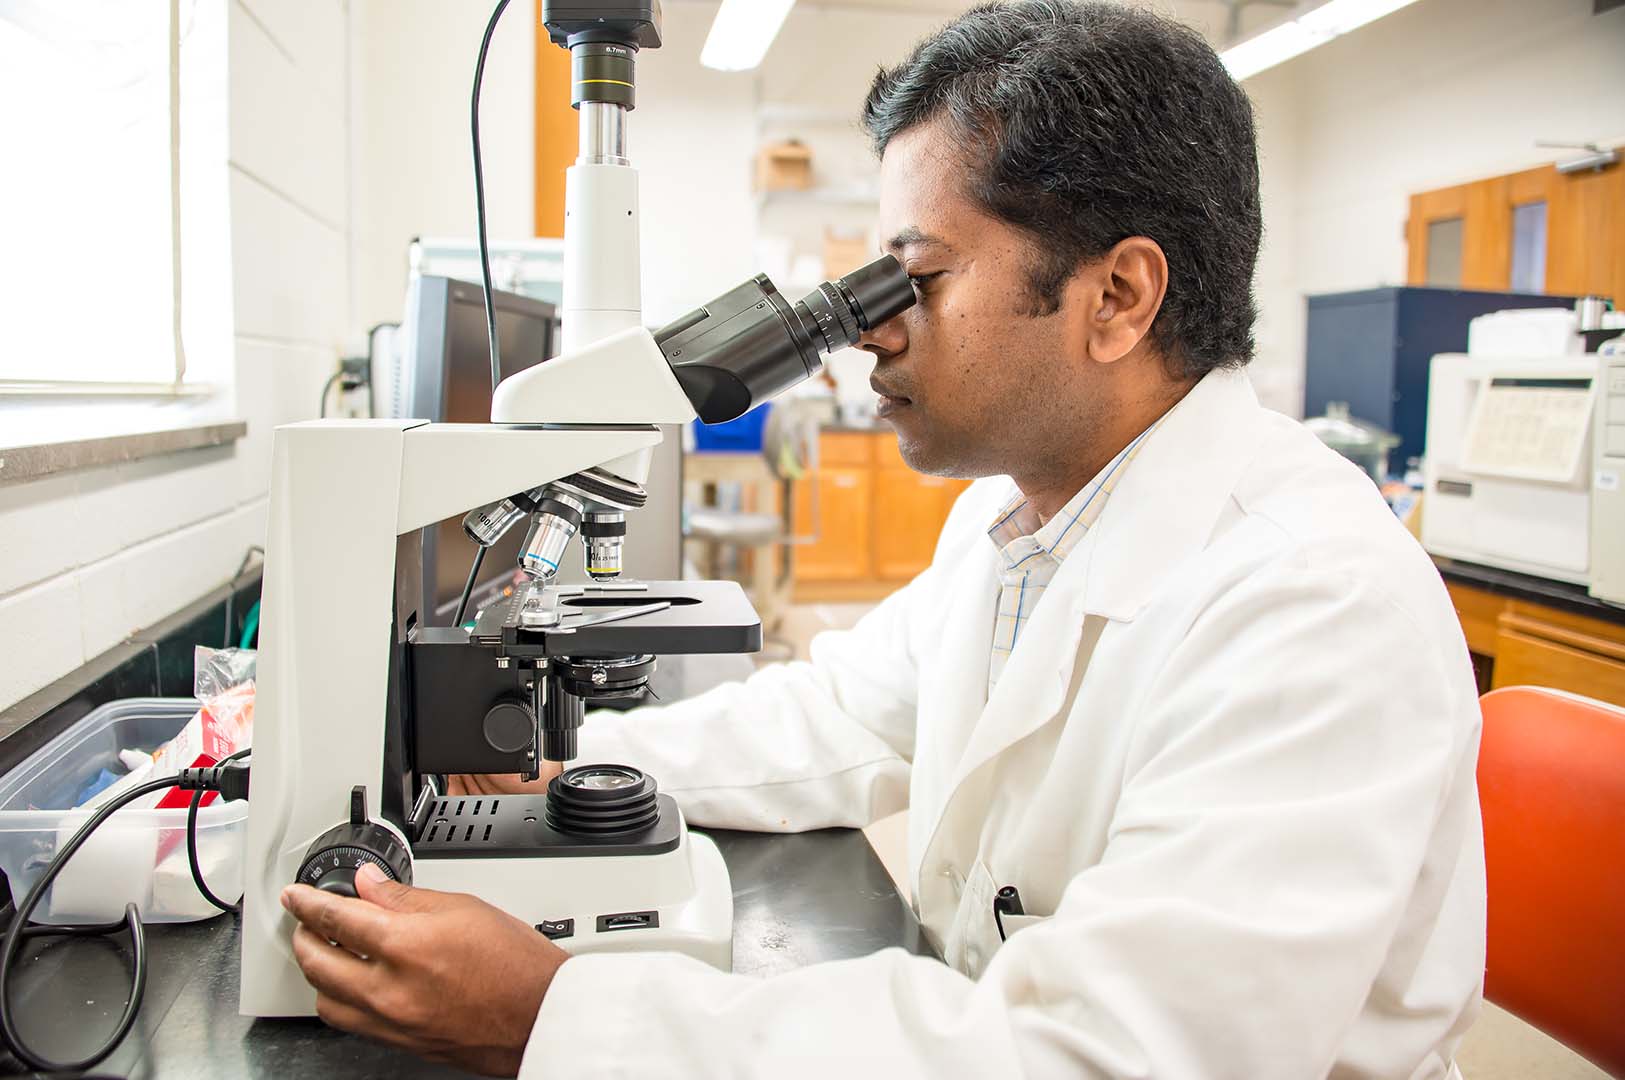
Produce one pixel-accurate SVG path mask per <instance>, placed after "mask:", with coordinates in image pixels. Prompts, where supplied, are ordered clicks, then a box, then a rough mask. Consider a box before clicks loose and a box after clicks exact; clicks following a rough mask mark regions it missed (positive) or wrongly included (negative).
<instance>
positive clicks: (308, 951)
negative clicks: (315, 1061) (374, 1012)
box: [293, 926, 374, 1030]
mask: <svg viewBox="0 0 1625 1080" xmlns="http://www.w3.org/2000/svg"><path fill="white" fill-rule="evenodd" d="M293 958H294V960H296V961H297V962H298V964H299V970H300V971H303V972H304V973H305V981H306V982H308V983H310V985H311V986H313V987H315V988H316V992H317V993H318V994H325V995H326V996H328V997H330V998H333V999H334V1000H337V1001H343V1002H345V1003H346V1004H350V1005H359V1004H362V1003H365V1002H366V1000H367V998H368V992H369V990H370V989H371V983H372V980H373V976H374V972H373V968H372V966H371V965H369V964H368V963H367V961H365V960H363V959H361V958H360V957H358V956H356V955H355V954H354V953H352V952H350V951H349V950H348V949H345V948H343V947H340V946H337V945H331V944H329V943H328V942H327V940H326V939H324V938H322V937H321V936H320V935H319V934H317V933H316V932H315V931H312V930H311V929H310V928H309V927H305V926H297V927H294V931H293ZM324 1019H325V1017H324ZM335 1026H342V1025H335ZM347 1030H348V1029H347Z"/></svg>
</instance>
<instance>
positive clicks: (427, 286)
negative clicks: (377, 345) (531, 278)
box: [405, 276, 559, 626]
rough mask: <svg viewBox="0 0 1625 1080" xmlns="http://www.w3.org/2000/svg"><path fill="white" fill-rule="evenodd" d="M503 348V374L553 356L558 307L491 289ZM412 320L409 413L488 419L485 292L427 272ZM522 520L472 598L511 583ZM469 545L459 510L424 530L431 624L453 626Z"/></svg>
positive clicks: (488, 564) (494, 550) (426, 608)
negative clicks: (456, 514)
mask: <svg viewBox="0 0 1625 1080" xmlns="http://www.w3.org/2000/svg"><path fill="white" fill-rule="evenodd" d="M492 299H493V304H494V306H495V308H496V317H497V341H498V344H499V346H500V348H501V356H502V377H503V378H507V377H508V376H509V375H512V374H513V373H514V372H516V371H522V370H524V369H525V368H527V367H531V366H532V365H535V364H539V363H541V362H542V361H543V360H546V359H547V358H548V357H550V356H552V355H554V353H555V351H556V350H557V347H558V340H559V334H558V330H559V319H558V313H557V311H556V309H555V308H554V307H553V305H552V304H548V303H545V302H543V301H541V300H535V299H532V298H531V297H528V296H520V295H518V294H516V293H506V292H496V293H493V294H492ZM409 320H410V324H411V326H412V340H411V343H410V347H411V352H410V353H409V356H410V360H409V367H410V371H409V372H407V375H408V377H409V378H410V380H411V386H410V392H409V394H407V395H405V397H406V402H407V408H406V415H407V416H413V417H421V418H424V419H427V420H433V421H436V422H446V423H486V422H488V421H489V420H490V419H491V352H490V345H489V341H488V339H487V336H486V323H485V292H484V290H483V289H482V288H481V287H480V286H478V285H474V284H471V283H469V282H466V281H458V280H456V279H455V278H446V277H433V276H424V277H420V278H419V279H418V282H417V288H416V290H415V291H414V293H413V297H412V311H411V312H410V313H409ZM524 539H525V529H524V524H523V522H521V523H520V524H518V525H515V526H514V527H513V528H512V529H510V530H509V531H508V534H507V535H506V536H504V537H503V538H502V539H501V540H499V541H498V542H497V543H496V544H495V545H493V546H492V547H491V549H490V550H489V551H487V552H486V553H485V561H484V562H483V563H481V564H480V577H479V580H478V581H476V582H475V587H474V597H475V602H471V603H470V606H469V610H470V612H472V611H475V610H477V609H478V606H479V604H478V601H480V600H482V599H483V600H488V599H489V598H490V597H491V596H492V595H493V594H494V593H497V592H500V590H502V589H503V588H505V587H507V586H509V585H512V584H513V583H514V581H515V576H514V575H515V573H516V569H517V566H518V562H519V546H520V545H521V544H522V543H523V542H524ZM474 550H475V549H474V544H473V543H472V542H471V541H470V540H469V539H468V537H467V536H465V535H463V527H462V516H461V515H458V516H457V517H454V518H447V519H446V520H444V521H440V522H436V523H435V524H434V525H431V526H429V527H428V528H427V529H425V530H423V599H422V605H421V607H420V608H419V611H420V613H421V615H420V617H421V618H422V620H423V621H424V623H426V624H428V625H437V626H447V625H450V623H451V620H452V617H453V616H454V615H455V614H456V610H457V600H458V598H459V597H460V596H461V595H462V591H463V583H464V582H465V581H466V580H467V578H468V568H469V566H470V565H471V564H472V563H473V560H474Z"/></svg>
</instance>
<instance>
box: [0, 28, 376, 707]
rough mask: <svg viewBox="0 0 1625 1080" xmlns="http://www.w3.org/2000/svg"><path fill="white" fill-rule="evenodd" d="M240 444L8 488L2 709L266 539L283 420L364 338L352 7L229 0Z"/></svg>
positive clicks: (0, 573)
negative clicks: (353, 166) (351, 343)
mask: <svg viewBox="0 0 1625 1080" xmlns="http://www.w3.org/2000/svg"><path fill="white" fill-rule="evenodd" d="M222 2H223V3H225V5H226V6H227V9H228V10H227V13H226V19H227V39H228V41H229V47H228V56H229V110H228V116H229V128H230V138H229V146H230V154H229V159H230V160H229V163H228V168H229V173H230V179H229V184H230V198H231V236H230V238H229V240H230V244H231V254H232V258H231V265H232V294H231V295H232V298H233V305H234V308H235V341H234V352H235V357H234V361H235V384H236V385H235V390H234V394H235V400H236V415H238V416H239V417H241V418H242V419H244V420H246V421H247V422H248V435H247V437H246V438H244V439H242V440H240V441H239V442H237V443H236V444H235V445H233V446H229V447H221V448H216V449H211V450H201V451H192V452H188V453H184V454H178V455H173V456H169V457H163V458H153V459H148V460H145V461H139V462H134V463H132V464H129V465H121V466H117V467H113V468H106V469H96V470H90V471H86V472H80V473H71V474H66V475H62V476H55V477H48V478H46V479H43V480H39V481H36V482H34V483H29V484H21V485H14V486H7V487H0V658H3V659H0V708H3V707H5V706H6V705H9V704H12V703H13V702H15V701H17V700H19V699H20V698H23V697H26V696H27V695H28V694H30V693H32V692H34V691H35V690H37V689H39V688H40V687H42V686H45V685H46V684H48V683H50V682H51V681H53V680H55V679H57V678H59V677H61V676H62V675H64V674H66V673H67V672H69V671H71V670H72V669H74V668H76V667H78V666H79V665H80V664H82V663H84V662H85V661H86V660H87V659H89V658H91V657H93V656H95V655H97V654H98V653H101V652H103V651H105V650H106V649H108V648H110V647H111V646H113V645H115V644H117V643H118V642H119V641H121V640H123V639H124V638H125V637H126V636H127V635H128V634H129V633H130V632H131V631H134V630H136V629H139V628H141V627H144V626H148V625H151V624H152V623H153V622H155V621H156V620H158V619H160V618H162V617H163V616H165V615H167V614H169V613H170V612H172V611H174V610H176V609H177V608H180V607H182V606H184V605H185V604H187V603H190V602H191V601H192V600H194V599H196V598H197V597H198V596H200V595H202V594H203V593H205V592H207V591H208V590H209V589H211V588H213V587H215V586H217V585H219V584H220V583H222V582H223V581H225V580H226V579H227V578H228V577H229V576H230V574H231V573H232V571H233V570H235V569H236V567H237V564H238V562H239V561H240V560H241V558H242V556H243V553H244V551H245V550H246V549H247V548H248V546H249V545H250V544H258V543H262V542H263V539H264V536H265V518H266V496H267V493H268V491H269V489H270V452H271V430H272V428H273V427H275V426H276V425H277V424H281V423H287V422H289V421H292V420H299V419H305V418H308V417H313V416H315V415H316V412H317V404H318V402H317V399H318V395H319V394H320V391H321V386H322V383H323V381H324V380H325V379H326V377H327V376H328V374H330V373H331V372H332V371H333V369H334V367H335V365H336V362H337V358H338V356H339V355H340V353H341V351H342V350H343V348H344V346H345V345H346V342H347V339H346V335H347V334H353V333H354V332H355V328H353V327H352V325H351V318H350V314H351V313H350V310H349V292H350V276H351V275H350V266H349V250H350V244H349V228H350V222H349V219H350V215H349V202H350V165H349V149H348V148H349V118H348V109H349V104H348V85H349V73H348V68H347V63H348V59H347V58H348V56H349V54H350V48H349V33H350V23H351V19H350V15H349V12H348V5H347V4H346V3H344V2H342V0H275V2H273V0H222Z"/></svg>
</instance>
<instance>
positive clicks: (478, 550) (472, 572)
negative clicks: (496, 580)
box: [451, 545, 485, 626]
mask: <svg viewBox="0 0 1625 1080" xmlns="http://www.w3.org/2000/svg"><path fill="white" fill-rule="evenodd" d="M484 561H485V548H484V547H483V546H478V545H477V546H475V548H474V562H473V563H472V564H471V565H470V566H469V568H468V580H467V581H465V582H463V595H462V597H461V598H460V599H459V600H458V601H457V617H456V618H454V619H452V620H451V625H453V626H461V625H463V616H464V615H465V614H466V613H467V612H468V598H469V597H470V596H472V595H474V579H476V578H478V577H479V576H480V563H482V562H484Z"/></svg>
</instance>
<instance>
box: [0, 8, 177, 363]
mask: <svg viewBox="0 0 1625 1080" xmlns="http://www.w3.org/2000/svg"><path fill="white" fill-rule="evenodd" d="M195 14H196V12H195V10H194V4H192V3H187V2H171V3H156V2H153V0H146V2H142V3H129V2H128V0H73V2H69V3H65V2H60V0H0V100H4V101H5V102H6V105H5V108H4V109H0V145H3V146H5V147H6V148H7V153H6V157H7V159H8V160H7V164H6V167H5V169H4V170H0V235H4V236H5V237H6V242H5V245H4V253H3V255H0V296H3V297H4V301H3V304H4V309H5V311H6V312H7V313H8V314H7V317H6V328H5V335H4V337H3V338H0V391H4V390H10V391H13V392H16V391H19V390H24V391H27V390H38V389H42V388H49V387H51V386H58V387H60V386H62V385H63V384H105V386H104V388H106V389H110V390H111V389H125V390H131V389H139V388H143V387H145V388H148V389H150V390H161V389H164V388H169V389H171V390H173V389H175V388H177V387H178V386H179V384H180V383H181V382H182V381H183V379H184V378H185V377H186V374H187V369H186V363H185V352H184V350H183V349H182V347H181V305H180V299H181V292H180V283H181V273H180V270H181V266H180V221H179V213H180V206H181V200H180V197H179V194H180V175H179V174H180V166H179V162H180V153H179V146H180V142H179V140H180V130H179V129H180V119H181V114H180V103H179V86H180V64H179V59H180V42H181V35H182V34H183V33H184V32H185V30H186V28H187V24H188V22H190V21H191V20H192V18H193V17H194V16H195Z"/></svg>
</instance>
